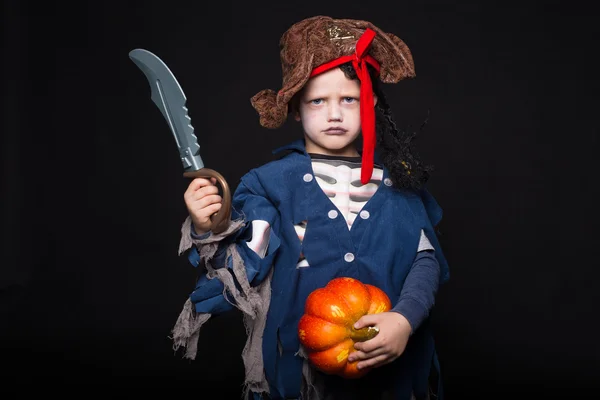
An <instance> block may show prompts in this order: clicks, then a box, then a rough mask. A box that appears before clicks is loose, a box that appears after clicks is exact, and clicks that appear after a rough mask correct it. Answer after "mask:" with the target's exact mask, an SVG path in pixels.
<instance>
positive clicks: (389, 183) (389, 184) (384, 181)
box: [383, 178, 392, 186]
mask: <svg viewBox="0 0 600 400" xmlns="http://www.w3.org/2000/svg"><path fill="white" fill-rule="evenodd" d="M383 183H385V185H386V186H392V180H391V179H390V178H385V179H384V180H383Z"/></svg>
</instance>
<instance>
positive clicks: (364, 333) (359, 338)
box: [350, 326, 379, 342]
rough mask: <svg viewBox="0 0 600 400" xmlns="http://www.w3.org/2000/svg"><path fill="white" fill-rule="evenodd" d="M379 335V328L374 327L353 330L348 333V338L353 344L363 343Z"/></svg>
mask: <svg viewBox="0 0 600 400" xmlns="http://www.w3.org/2000/svg"><path fill="white" fill-rule="evenodd" d="M378 333H379V328H377V327H376V326H367V327H366V328H360V329H354V328H352V331H351V333H350V338H351V339H352V340H354V341H355V342H365V341H367V340H370V339H373V338H374V337H375V336H377V334H378Z"/></svg>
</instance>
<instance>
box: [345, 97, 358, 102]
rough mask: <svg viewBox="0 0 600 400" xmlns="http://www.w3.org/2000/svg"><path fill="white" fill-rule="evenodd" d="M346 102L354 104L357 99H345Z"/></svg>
mask: <svg viewBox="0 0 600 400" xmlns="http://www.w3.org/2000/svg"><path fill="white" fill-rule="evenodd" d="M344 101H345V102H346V103H353V102H354V101H356V99H355V98H354V97H344Z"/></svg>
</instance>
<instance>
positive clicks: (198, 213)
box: [183, 178, 222, 235]
mask: <svg viewBox="0 0 600 400" xmlns="http://www.w3.org/2000/svg"><path fill="white" fill-rule="evenodd" d="M216 183H217V180H216V179H215V178H210V179H206V178H195V179H193V180H192V181H191V182H190V184H189V186H188V188H187V190H186V191H185V193H184V195H183V199H184V200H185V205H186V207H187V209H188V212H189V214H190V217H191V218H192V223H193V224H194V229H195V230H196V233H197V234H198V235H202V234H204V233H206V232H208V231H210V228H211V225H212V222H211V219H210V217H211V216H212V215H213V214H215V213H216V212H218V211H219V210H220V209H221V201H222V198H221V196H220V195H219V188H218V187H217V185H216Z"/></svg>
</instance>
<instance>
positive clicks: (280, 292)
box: [190, 140, 449, 399]
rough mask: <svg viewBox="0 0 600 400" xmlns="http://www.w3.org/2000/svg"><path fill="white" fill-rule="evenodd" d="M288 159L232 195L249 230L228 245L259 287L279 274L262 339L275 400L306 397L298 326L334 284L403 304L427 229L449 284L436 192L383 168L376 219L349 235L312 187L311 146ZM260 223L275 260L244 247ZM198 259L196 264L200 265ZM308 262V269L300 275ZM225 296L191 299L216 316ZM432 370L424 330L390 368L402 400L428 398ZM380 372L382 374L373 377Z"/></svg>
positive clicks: (214, 287)
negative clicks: (400, 183) (313, 296)
mask: <svg viewBox="0 0 600 400" xmlns="http://www.w3.org/2000/svg"><path fill="white" fill-rule="evenodd" d="M284 150H290V152H289V153H288V154H286V155H284V156H283V157H282V158H280V159H279V160H276V161H272V162H269V163H267V164H265V165H263V166H261V167H259V168H256V169H253V170H251V171H250V172H248V173H247V174H246V175H244V176H243V177H242V179H241V182H240V184H239V186H238V187H237V189H236V191H235V192H234V194H233V196H232V207H233V216H234V217H236V216H240V215H241V216H243V218H244V219H245V221H246V222H248V223H247V224H246V225H245V228H243V229H242V230H240V231H239V232H237V233H236V234H235V235H234V236H232V237H231V238H230V241H231V242H229V243H227V242H225V241H224V242H223V246H225V245H227V244H231V243H233V242H235V243H237V244H236V245H237V246H238V250H239V252H240V254H241V256H242V258H243V259H244V262H245V265H246V269H247V276H248V280H249V282H250V283H251V284H253V285H257V284H259V283H260V282H262V280H263V279H264V278H265V277H266V276H267V274H268V272H269V269H270V268H273V275H272V282H271V289H272V292H271V305H270V308H269V313H268V317H267V323H266V327H265V331H264V336H263V357H264V367H265V374H266V377H267V380H268V382H269V386H270V391H271V398H272V399H279V398H297V397H298V396H299V392H300V385H301V381H302V372H301V368H302V362H303V359H302V358H301V357H300V356H298V355H296V353H297V352H298V349H299V341H298V333H297V324H298V321H299V319H300V317H301V316H302V314H303V312H304V303H305V300H306V298H307V296H308V295H309V294H310V293H311V292H312V291H313V290H315V289H317V288H320V287H323V286H325V285H326V284H327V283H328V282H329V281H330V280H331V279H333V278H336V277H341V276H348V277H353V278H356V279H358V280H360V281H361V282H363V283H368V284H372V285H375V286H377V287H379V288H380V289H382V290H383V291H384V292H385V293H386V294H387V295H388V296H389V298H390V300H391V301H392V304H394V303H396V301H397V300H398V298H399V296H400V292H401V290H402V285H403V283H404V280H405V278H406V276H407V274H408V271H409V269H410V267H411V265H412V262H413V260H414V258H415V256H416V253H417V248H418V244H419V238H420V233H421V230H424V232H425V234H426V236H427V238H428V239H429V241H430V242H431V244H432V245H433V246H434V248H435V254H436V257H437V260H438V262H439V264H440V271H441V276H440V283H444V282H445V281H447V279H448V277H449V272H448V264H447V262H446V259H445V257H444V255H443V252H442V250H441V247H440V244H439V242H438V239H437V236H436V233H435V231H434V227H435V226H436V225H437V223H438V222H439V221H440V219H441V217H442V211H441V208H440V207H439V206H438V204H437V202H436V201H435V200H434V198H433V197H432V196H431V194H430V193H429V192H428V191H426V190H425V189H423V190H420V191H415V190H400V189H397V188H393V187H392V186H391V185H389V183H390V181H389V179H387V178H388V171H387V170H386V169H384V175H383V182H384V183H382V184H381V185H380V187H379V188H378V190H377V192H376V193H375V194H374V195H373V197H372V198H371V199H370V200H369V201H368V202H367V203H366V204H365V205H364V207H363V210H367V211H368V213H363V214H362V215H363V216H364V217H366V218H363V217H357V218H356V220H355V222H354V224H353V225H352V228H351V230H349V229H348V226H347V224H346V221H345V219H344V217H343V215H342V213H341V212H337V213H329V211H331V210H334V209H335V205H334V204H333V203H332V202H331V200H330V199H329V198H328V197H327V195H326V194H325V193H324V192H323V191H322V190H321V188H320V187H319V184H318V183H317V181H316V179H314V175H313V171H312V166H311V159H310V156H309V155H308V154H307V153H306V149H305V147H304V141H303V140H298V141H296V142H293V143H292V144H290V145H288V146H284V147H282V148H279V149H277V150H275V152H274V153H278V152H280V151H284ZM330 215H336V217H335V218H330ZM252 220H264V221H267V222H269V224H270V226H271V230H270V239H269V247H268V251H267V255H266V256H265V257H264V258H262V259H261V258H259V257H258V256H257V255H256V254H255V253H254V252H253V251H252V250H251V249H250V248H248V246H247V245H246V244H245V243H244V242H243V241H242V240H240V239H243V238H248V237H249V235H250V234H251V232H250V231H251V224H250V223H249V222H250V221H252ZM302 221H307V222H306V232H305V236H304V239H303V241H302V242H301V241H300V240H299V238H298V235H297V234H296V231H295V229H294V225H295V224H298V223H300V222H302ZM194 253H195V252H194ZM194 253H192V255H191V256H190V260H191V261H192V263H194V264H197V261H198V260H197V259H194V257H197V253H196V254H194ZM301 253H302V254H303V255H304V257H305V258H306V260H307V261H308V264H309V265H310V266H309V267H306V268H296V264H297V262H298V259H299V257H300V254H301ZM222 293H223V285H222V283H220V282H219V281H218V280H217V279H212V280H209V279H207V278H206V277H205V276H203V277H201V278H200V279H199V281H198V283H197V286H196V290H194V292H193V293H192V294H191V296H190V298H191V300H192V302H193V304H194V305H195V309H196V311H197V312H204V313H212V314H217V313H220V312H224V311H226V310H228V309H230V308H231V307H232V306H231V304H230V303H229V302H227V301H226V300H225V299H224V298H223V294H222ZM434 361H435V350H434V345H433V339H432V335H431V332H430V330H429V324H428V323H427V321H426V322H425V323H423V325H422V326H421V328H419V329H418V330H417V331H416V332H415V333H414V334H413V335H412V336H411V339H410V340H409V343H408V346H407V348H406V350H405V353H404V354H403V355H402V356H401V357H399V358H398V359H397V360H396V361H395V362H394V363H392V364H389V365H390V366H389V367H388V366H386V368H387V370H388V371H389V370H393V371H394V373H393V375H394V378H393V380H394V385H395V387H396V389H395V390H396V393H397V395H396V397H395V398H397V399H409V398H410V393H411V392H412V391H414V392H415V393H416V394H417V395H418V394H419V393H424V392H425V391H426V390H427V389H426V387H427V386H426V385H427V377H428V376H429V372H430V367H431V365H432V363H433V362H434ZM377 373H378V371H377V369H374V370H372V371H370V372H369V374H367V376H369V375H376V374H377ZM325 379H335V378H328V377H325ZM362 379H365V378H362Z"/></svg>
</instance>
